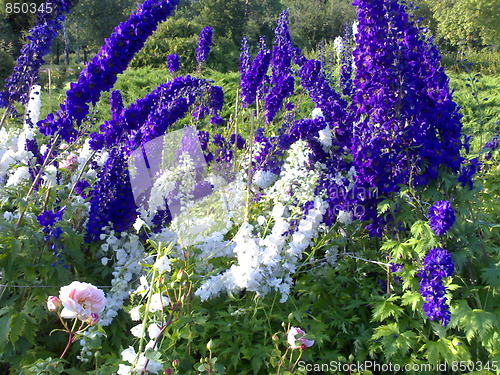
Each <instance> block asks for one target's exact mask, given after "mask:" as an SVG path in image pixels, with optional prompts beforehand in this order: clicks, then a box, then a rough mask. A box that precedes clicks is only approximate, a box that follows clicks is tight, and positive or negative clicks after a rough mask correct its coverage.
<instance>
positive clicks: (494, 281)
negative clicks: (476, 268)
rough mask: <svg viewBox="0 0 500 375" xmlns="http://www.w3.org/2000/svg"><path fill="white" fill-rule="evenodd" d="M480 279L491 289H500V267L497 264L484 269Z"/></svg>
mask: <svg viewBox="0 0 500 375" xmlns="http://www.w3.org/2000/svg"><path fill="white" fill-rule="evenodd" d="M481 278H482V279H483V280H484V281H485V282H486V283H487V284H488V285H490V286H491V287H493V288H500V267H499V266H498V264H496V265H494V266H493V267H489V268H484V269H483V270H482V272H481Z"/></svg>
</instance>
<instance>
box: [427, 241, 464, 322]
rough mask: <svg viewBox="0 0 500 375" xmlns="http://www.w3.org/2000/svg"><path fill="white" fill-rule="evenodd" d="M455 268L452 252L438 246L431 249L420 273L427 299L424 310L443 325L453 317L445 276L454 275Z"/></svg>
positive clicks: (431, 318)
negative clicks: (447, 297)
mask: <svg viewBox="0 0 500 375" xmlns="http://www.w3.org/2000/svg"><path fill="white" fill-rule="evenodd" d="M454 268H455V267H454V265H453V260H452V259H451V255H450V253H449V252H448V251H447V250H445V249H440V248H436V249H431V250H429V253H428V254H427V256H426V257H425V259H424V268H423V269H422V270H421V271H420V273H419V276H420V278H421V280H420V293H421V294H422V297H424V298H425V301H426V302H425V303H424V305H423V309H424V312H425V314H426V315H427V317H428V318H429V319H430V320H433V321H434V320H440V321H441V323H442V325H443V326H447V325H448V323H449V321H450V318H451V313H450V306H449V305H448V304H447V303H446V297H445V292H446V289H445V286H444V283H443V278H445V277H450V276H451V275H453V271H454Z"/></svg>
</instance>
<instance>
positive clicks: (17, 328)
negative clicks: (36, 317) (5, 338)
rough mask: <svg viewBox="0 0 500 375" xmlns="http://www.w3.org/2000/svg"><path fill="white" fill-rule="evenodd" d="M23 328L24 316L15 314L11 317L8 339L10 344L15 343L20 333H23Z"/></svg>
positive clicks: (24, 323)
mask: <svg viewBox="0 0 500 375" xmlns="http://www.w3.org/2000/svg"><path fill="white" fill-rule="evenodd" d="M25 326H26V318H25V314H23V313H21V314H17V313H15V314H13V315H12V316H11V322H10V333H9V337H10V341H11V342H12V343H15V342H16V341H17V340H18V339H19V337H20V336H21V334H22V332H23V331H24V327H25Z"/></svg>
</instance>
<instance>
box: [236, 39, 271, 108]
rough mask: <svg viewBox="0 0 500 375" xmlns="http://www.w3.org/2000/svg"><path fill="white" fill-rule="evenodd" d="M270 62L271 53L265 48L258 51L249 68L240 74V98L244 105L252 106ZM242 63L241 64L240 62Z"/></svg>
mask: <svg viewBox="0 0 500 375" xmlns="http://www.w3.org/2000/svg"><path fill="white" fill-rule="evenodd" d="M270 62H271V52H270V51H268V50H266V49H265V48H262V49H260V51H259V52H258V53H257V56H256V57H255V59H254V61H253V62H252V64H251V66H250V57H248V65H249V68H248V69H246V70H245V71H242V69H240V72H241V97H242V98H243V102H244V103H245V104H246V105H252V104H253V103H255V100H256V98H257V90H258V89H259V87H260V86H261V85H262V82H263V80H264V77H265V76H266V74H267V70H268V68H269V64H270ZM242 63H243V62H242Z"/></svg>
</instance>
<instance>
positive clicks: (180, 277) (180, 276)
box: [176, 270, 188, 282]
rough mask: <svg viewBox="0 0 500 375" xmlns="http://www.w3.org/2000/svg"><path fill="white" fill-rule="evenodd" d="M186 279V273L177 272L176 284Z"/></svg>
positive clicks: (182, 271)
mask: <svg viewBox="0 0 500 375" xmlns="http://www.w3.org/2000/svg"><path fill="white" fill-rule="evenodd" d="M187 278H188V276H187V273H186V271H184V270H179V272H177V277H176V281H177V282H181V281H184V280H186V279H187Z"/></svg>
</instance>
